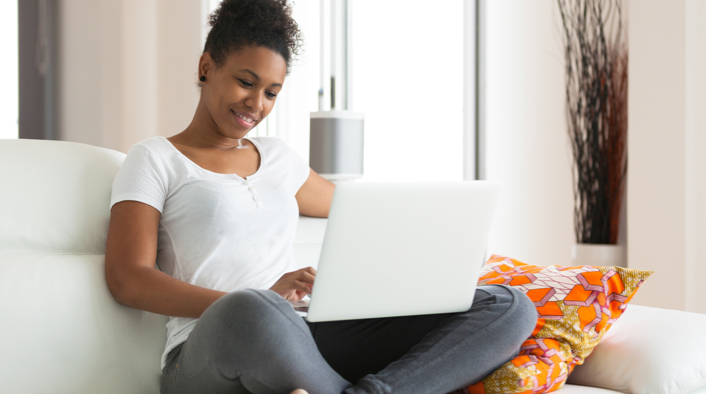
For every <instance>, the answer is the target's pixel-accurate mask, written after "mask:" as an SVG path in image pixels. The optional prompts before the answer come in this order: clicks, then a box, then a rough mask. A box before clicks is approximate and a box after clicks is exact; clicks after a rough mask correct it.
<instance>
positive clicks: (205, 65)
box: [199, 52, 215, 79]
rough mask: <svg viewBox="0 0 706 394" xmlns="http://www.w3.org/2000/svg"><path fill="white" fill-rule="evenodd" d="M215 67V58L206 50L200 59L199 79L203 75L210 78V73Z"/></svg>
mask: <svg viewBox="0 0 706 394" xmlns="http://www.w3.org/2000/svg"><path fill="white" fill-rule="evenodd" d="M214 68H215V64H214V63H213V58H212V57H211V54H210V53H208V52H204V53H203V55H201V58H200V59H199V79H200V78H201V77H207V78H208V73H209V72H212V71H213V69H214Z"/></svg>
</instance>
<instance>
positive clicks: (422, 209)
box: [293, 181, 499, 322]
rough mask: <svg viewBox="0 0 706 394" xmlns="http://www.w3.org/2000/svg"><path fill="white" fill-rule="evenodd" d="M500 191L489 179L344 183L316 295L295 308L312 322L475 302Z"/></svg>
mask: <svg viewBox="0 0 706 394" xmlns="http://www.w3.org/2000/svg"><path fill="white" fill-rule="evenodd" d="M498 192H499V183H497V182H486V181H464V182H409V183H404V182H395V183H372V182H370V183H366V182H346V183H342V184H339V185H338V186H337V187H336V191H335V193H334V197H333V202H332V205H331V210H330V213H329V219H328V225H327V228H326V235H325V237H324V242H323V248H322V250H321V257H320V260H319V265H318V269H317V274H316V280H315V282H314V288H313V292H312V294H311V300H310V303H309V305H308V307H307V306H306V305H305V303H302V302H293V304H294V305H295V309H297V311H298V312H299V313H300V314H301V315H303V316H306V319H307V320H308V321H310V322H320V321H333V320H349V319H367V318H376V317H392V316H406V315H421V314H434V313H449V312H461V311H465V310H468V308H470V306H471V304H472V303H473V296H474V293H475V288H476V282H477V280H478V272H479V271H480V268H481V266H482V264H483V262H484V258H485V253H486V245H487V242H488V235H489V233H490V226H491V221H492V217H493V211H494V209H495V205H496V201H497V196H498ZM307 310H308V311H307Z"/></svg>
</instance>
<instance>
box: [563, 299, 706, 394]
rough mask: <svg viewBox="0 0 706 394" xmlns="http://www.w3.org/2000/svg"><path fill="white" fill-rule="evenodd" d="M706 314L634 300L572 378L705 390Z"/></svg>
mask: <svg viewBox="0 0 706 394" xmlns="http://www.w3.org/2000/svg"><path fill="white" fill-rule="evenodd" d="M704 327H706V315H704V314H698V313H689V312H681V311H675V310H669V309H659V308H649V307H644V306H639V305H630V306H628V308H627V309H626V310H625V313H624V314H623V316H621V317H620V319H619V320H618V321H617V322H616V323H615V324H614V325H613V326H612V327H611V328H610V330H609V331H608V332H607V333H606V334H605V336H604V337H603V339H602V341H601V343H600V344H599V345H598V346H597V347H596V348H595V349H594V351H593V353H591V355H590V356H589V357H588V358H587V359H586V361H585V363H584V364H583V365H581V366H577V367H576V369H575V370H574V372H573V373H572V374H571V375H570V376H569V379H568V383H571V384H579V385H585V386H594V387H601V388H606V389H611V390H615V391H620V392H623V393H640V394H695V393H706V335H704V333H706V331H705V330H704Z"/></svg>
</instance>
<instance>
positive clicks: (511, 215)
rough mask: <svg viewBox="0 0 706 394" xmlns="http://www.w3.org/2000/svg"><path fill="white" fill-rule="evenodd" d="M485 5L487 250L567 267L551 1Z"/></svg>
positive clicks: (568, 196) (567, 193) (560, 104)
mask: <svg viewBox="0 0 706 394" xmlns="http://www.w3.org/2000/svg"><path fill="white" fill-rule="evenodd" d="M485 3H486V5H487V9H486V14H485V18H486V23H487V26H486V39H487V47H486V64H485V65H484V67H485V69H486V97H485V100H486V108H487V112H486V129H485V132H486V136H487V146H486V149H487V158H488V161H487V172H486V176H487V179H489V180H498V181H501V182H502V184H503V189H502V194H501V198H500V201H499V206H498V209H497V213H496V218H495V224H494V227H493V230H492V234H491V240H490V250H489V251H490V252H491V253H498V254H503V255H507V256H511V257H514V258H517V259H519V260H521V261H524V262H527V263H530V264H540V265H549V264H559V265H569V264H570V262H571V245H572V244H573V243H574V233H573V217H572V215H573V204H572V199H573V197H572V186H571V185H572V183H571V161H570V147H569V145H568V137H567V134H566V127H565V121H564V116H565V115H564V90H563V89H564V88H563V83H564V80H563V72H564V60H563V59H564V58H563V52H562V44H561V40H560V36H559V30H558V29H559V26H560V20H559V15H558V10H557V8H556V1H554V0H535V1H531V2H528V1H518V0H487V1H486V2H485Z"/></svg>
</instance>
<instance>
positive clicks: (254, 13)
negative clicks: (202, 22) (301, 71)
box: [203, 0, 302, 74]
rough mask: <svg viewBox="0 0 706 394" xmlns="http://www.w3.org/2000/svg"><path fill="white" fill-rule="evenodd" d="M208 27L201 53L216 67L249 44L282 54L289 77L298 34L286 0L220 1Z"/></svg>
mask: <svg viewBox="0 0 706 394" xmlns="http://www.w3.org/2000/svg"><path fill="white" fill-rule="evenodd" d="M209 25H210V26H211V31H210V32H209V33H208V37H207V38H206V45H205V46H204V50H203V51H204V53H205V52H208V53H210V54H211V57H212V58H213V61H214V62H215V63H216V66H218V67H220V66H222V65H223V64H224V63H225V61H226V58H227V57H228V55H229V54H230V53H231V51H234V50H238V49H240V48H241V47H243V46H249V45H252V46H262V47H265V48H269V49H271V50H273V51H274V52H276V53H279V54H280V55H282V58H284V61H285V63H286V64H287V74H289V71H290V66H291V63H292V60H293V59H294V58H295V57H296V56H297V55H299V53H300V50H301V44H302V37H301V32H300V31H299V26H298V25H297V22H296V21H295V20H294V19H293V18H292V8H291V6H290V5H289V4H288V1H287V0H223V1H222V2H221V4H220V5H219V6H218V8H217V9H216V10H215V11H213V13H212V14H211V16H210V18H209Z"/></svg>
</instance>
